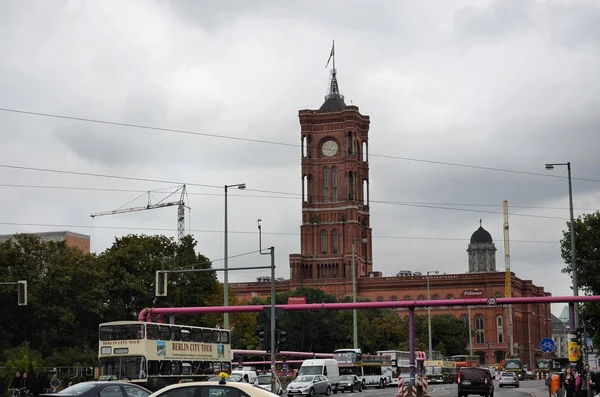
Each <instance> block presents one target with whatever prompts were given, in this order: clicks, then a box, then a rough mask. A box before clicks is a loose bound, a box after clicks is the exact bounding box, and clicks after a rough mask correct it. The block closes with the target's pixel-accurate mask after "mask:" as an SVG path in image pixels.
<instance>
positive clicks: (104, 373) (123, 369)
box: [99, 356, 146, 380]
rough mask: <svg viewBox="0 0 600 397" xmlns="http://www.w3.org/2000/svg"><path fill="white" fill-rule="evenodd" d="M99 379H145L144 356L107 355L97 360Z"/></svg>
mask: <svg viewBox="0 0 600 397" xmlns="http://www.w3.org/2000/svg"><path fill="white" fill-rule="evenodd" d="M99 366H100V379H106V380H110V379H129V380H134V379H145V378H146V371H145V370H144V367H145V360H144V357H132V356H129V357H109V358H101V359H100V360H99Z"/></svg>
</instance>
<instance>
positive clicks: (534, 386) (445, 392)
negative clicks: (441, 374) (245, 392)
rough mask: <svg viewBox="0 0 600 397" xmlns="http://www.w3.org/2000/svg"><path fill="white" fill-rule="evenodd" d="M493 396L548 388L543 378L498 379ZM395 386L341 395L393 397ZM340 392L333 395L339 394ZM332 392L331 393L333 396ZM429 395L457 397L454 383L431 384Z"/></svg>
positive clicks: (544, 393) (540, 396)
mask: <svg viewBox="0 0 600 397" xmlns="http://www.w3.org/2000/svg"><path fill="white" fill-rule="evenodd" d="M494 386H495V388H494V397H548V388H547V387H546V386H545V385H544V381H543V380H526V381H521V383H520V386H519V387H518V388H512V387H503V388H499V387H498V381H494ZM397 390H398V389H396V388H392V387H388V388H385V389H373V388H368V389H366V390H364V391H363V392H362V393H343V395H348V394H350V395H352V396H353V397H395V396H396V393H397ZM341 395H342V394H341V393H338V394H336V395H335V396H338V397H339V396H341ZM333 396H334V394H332V395H331V397H333ZM429 396H430V397H446V396H448V397H458V391H457V389H456V384H451V385H431V386H429Z"/></svg>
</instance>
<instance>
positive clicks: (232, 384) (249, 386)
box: [151, 382, 272, 396]
mask: <svg viewBox="0 0 600 397" xmlns="http://www.w3.org/2000/svg"><path fill="white" fill-rule="evenodd" d="M189 386H230V387H234V388H236V389H241V390H243V391H245V392H247V393H248V392H249V391H254V392H256V391H265V390H264V389H261V388H259V387H255V386H254V385H252V384H250V383H243V382H227V383H225V384H224V385H223V384H221V383H219V382H184V383H176V384H173V385H169V386H165V387H163V388H162V389H160V390H158V391H156V392H154V393H152V394H151V396H154V395H158V394H162V393H164V392H166V391H168V390H173V389H179V388H181V387H189ZM248 394H250V393H248ZM271 394H272V393H269V394H268V395H271Z"/></svg>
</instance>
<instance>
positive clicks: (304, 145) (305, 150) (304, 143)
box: [301, 136, 308, 158]
mask: <svg viewBox="0 0 600 397" xmlns="http://www.w3.org/2000/svg"><path fill="white" fill-rule="evenodd" d="M307 141H308V138H307V137H306V136H303V137H302V140H301V146H302V158H306V157H307V156H308V147H307Z"/></svg>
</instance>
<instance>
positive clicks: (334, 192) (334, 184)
mask: <svg viewBox="0 0 600 397" xmlns="http://www.w3.org/2000/svg"><path fill="white" fill-rule="evenodd" d="M337 187H338V177H337V167H331V201H333V202H334V203H335V202H337V201H338V195H337Z"/></svg>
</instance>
